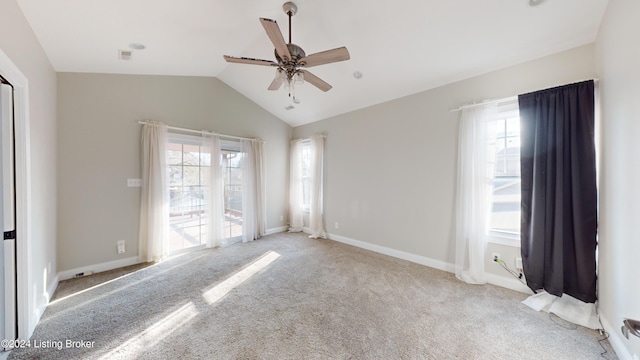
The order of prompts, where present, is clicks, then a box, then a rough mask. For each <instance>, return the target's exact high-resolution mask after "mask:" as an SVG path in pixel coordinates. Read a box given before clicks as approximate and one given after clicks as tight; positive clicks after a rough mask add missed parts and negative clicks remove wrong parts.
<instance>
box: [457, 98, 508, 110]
mask: <svg viewBox="0 0 640 360" xmlns="http://www.w3.org/2000/svg"><path fill="white" fill-rule="evenodd" d="M515 100H518V97H517V96H512V97H508V98H504V99H494V100H485V101H481V102H478V103H473V104H466V105H462V106H460V107H458V108H456V109H451V110H449V111H450V112H457V111H461V110H463V109H469V108H474V107H476V106H480V105H486V104H493V103H498V102H509V101H515Z"/></svg>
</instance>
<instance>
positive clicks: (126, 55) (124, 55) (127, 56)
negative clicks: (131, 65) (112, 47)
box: [118, 50, 133, 61]
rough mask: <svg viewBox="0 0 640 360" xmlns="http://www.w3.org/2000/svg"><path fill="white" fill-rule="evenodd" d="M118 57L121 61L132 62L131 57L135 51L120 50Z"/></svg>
mask: <svg viewBox="0 0 640 360" xmlns="http://www.w3.org/2000/svg"><path fill="white" fill-rule="evenodd" d="M118 55H119V56H118V57H119V58H120V60H125V61H129V60H131V56H132V55H133V51H131V50H120V51H119V52H118Z"/></svg>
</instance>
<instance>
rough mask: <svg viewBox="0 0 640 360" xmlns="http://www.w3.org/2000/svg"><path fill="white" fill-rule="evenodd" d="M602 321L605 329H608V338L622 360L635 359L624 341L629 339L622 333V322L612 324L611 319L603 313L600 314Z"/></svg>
mask: <svg viewBox="0 0 640 360" xmlns="http://www.w3.org/2000/svg"><path fill="white" fill-rule="evenodd" d="M600 321H602V326H603V327H604V331H606V332H607V333H608V334H609V339H608V340H609V343H610V344H611V346H612V347H613V350H614V351H615V352H616V355H618V358H619V359H621V360H631V359H633V357H632V355H631V353H629V350H628V349H627V347H626V346H625V345H624V343H625V342H626V341H629V340H627V339H625V338H624V337H623V336H622V333H621V332H620V327H621V326H622V323H621V324H620V325H619V326H611V323H610V322H609V320H607V318H605V317H604V316H602V314H600ZM636 359H637V357H636Z"/></svg>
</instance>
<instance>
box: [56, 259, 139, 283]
mask: <svg viewBox="0 0 640 360" xmlns="http://www.w3.org/2000/svg"><path fill="white" fill-rule="evenodd" d="M139 263H140V259H139V258H138V257H137V256H132V257H129V258H126V259H121V260H114V261H109V262H104V263H100V264H95V265H88V266H83V267H79V268H75V269H71V270H64V271H61V272H59V273H58V279H59V280H60V281H62V280H67V279H71V278H72V277H74V276H75V275H76V274H78V273H86V272H89V271H91V272H92V273H98V272H103V271H109V270H113V269H117V268H121V267H125V266H130V265H135V264H139Z"/></svg>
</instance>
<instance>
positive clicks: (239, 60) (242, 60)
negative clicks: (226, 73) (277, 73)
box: [222, 55, 278, 66]
mask: <svg viewBox="0 0 640 360" xmlns="http://www.w3.org/2000/svg"><path fill="white" fill-rule="evenodd" d="M222 57H223V58H224V59H225V60H227V62H230V63H240V64H252V65H262V66H278V64H277V63H276V62H275V61H271V60H262V59H254V58H248V57H233V56H229V55H223V56H222Z"/></svg>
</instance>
